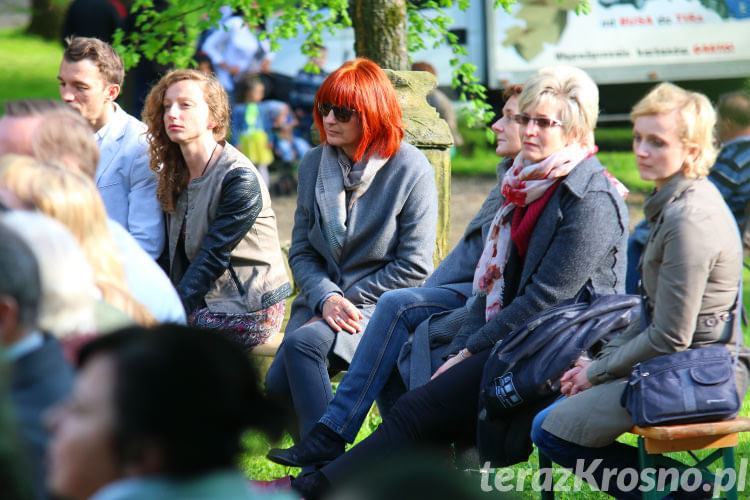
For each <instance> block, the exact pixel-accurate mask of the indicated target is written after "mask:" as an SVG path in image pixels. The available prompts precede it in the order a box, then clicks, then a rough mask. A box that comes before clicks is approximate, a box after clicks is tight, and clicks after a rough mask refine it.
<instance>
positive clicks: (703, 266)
mask: <svg viewBox="0 0 750 500" xmlns="http://www.w3.org/2000/svg"><path fill="white" fill-rule="evenodd" d="M673 198H674V199H673ZM644 211H645V213H646V219H647V220H648V222H649V226H650V227H651V232H650V234H649V239H648V241H647V243H646V247H645V248H644V251H643V256H642V260H641V263H640V264H641V265H640V267H641V276H643V287H644V289H645V291H646V294H647V295H648V297H649V300H650V303H651V304H652V306H653V307H652V309H653V313H652V315H651V324H650V325H649V326H648V328H646V329H645V330H643V331H641V329H640V324H639V323H634V324H633V325H631V327H630V328H629V329H628V330H627V331H626V332H625V333H623V334H622V335H621V336H619V337H617V338H615V339H614V340H613V341H612V342H610V343H609V344H608V345H607V346H606V347H605V348H604V349H603V350H602V353H601V354H600V357H599V358H598V359H597V360H596V361H594V362H593V363H592V364H591V365H590V366H589V368H588V370H587V372H586V373H587V375H588V378H589V380H590V381H591V382H592V383H593V384H595V385H594V387H592V388H591V389H588V390H586V391H584V392H582V393H580V394H577V395H575V396H573V397H571V398H569V399H567V400H565V401H563V402H561V403H559V404H558V405H557V406H556V407H555V408H554V409H553V410H552V411H551V412H550V414H549V415H548V417H547V418H546V419H545V421H544V424H543V428H544V429H545V430H546V431H548V432H550V433H552V434H554V435H556V436H558V437H560V438H562V439H565V440H567V441H572V442H574V443H577V444H580V445H582V446H595V447H598V446H605V445H607V444H609V443H611V442H612V441H614V440H615V439H616V438H617V436H619V435H620V434H622V433H623V432H625V431H627V430H628V429H630V427H632V425H633V422H632V418H631V416H630V414H629V413H628V412H627V410H625V408H623V407H622V406H621V405H620V396H621V394H622V391H623V389H624V387H625V384H626V382H627V377H628V376H629V375H630V372H631V370H632V367H633V365H635V364H636V363H638V362H640V361H645V360H647V359H649V358H653V357H654V356H658V355H662V354H668V353H671V352H677V351H681V350H684V349H688V348H694V347H701V346H705V345H710V344H716V343H727V342H729V343H730V345H729V346H728V347H729V348H730V350H734V339H733V338H732V320H731V319H730V320H729V321H722V320H721V319H717V318H721V313H724V312H727V311H731V309H732V306H733V305H734V300H735V297H736V296H737V284H738V282H739V280H740V278H741V268H742V250H741V245H740V240H739V236H738V233H737V226H736V224H735V222H734V219H733V217H732V214H731V213H730V211H729V209H728V208H727V206H726V204H725V203H724V202H723V200H722V198H721V195H720V194H719V192H718V191H717V190H716V188H715V187H714V186H713V185H712V184H711V183H710V182H709V181H708V180H706V179H705V178H701V179H686V178H684V177H683V176H682V175H677V176H676V177H675V178H673V179H672V180H670V181H669V182H668V183H667V184H666V185H665V186H664V187H662V188H661V189H660V190H659V191H656V192H655V193H654V194H652V195H651V196H649V198H648V199H647V200H646V203H645V205H644ZM709 318H710V319H709ZM714 319H717V320H716V321H714ZM714 323H715V324H714ZM746 353H747V351H746V350H745V349H744V348H743V358H744V361H745V362H746V361H747V354H746ZM745 362H741V363H739V365H738V372H737V390H738V392H739V393H740V395H741V397H744V395H745V391H746V390H747V369H746V365H745Z"/></svg>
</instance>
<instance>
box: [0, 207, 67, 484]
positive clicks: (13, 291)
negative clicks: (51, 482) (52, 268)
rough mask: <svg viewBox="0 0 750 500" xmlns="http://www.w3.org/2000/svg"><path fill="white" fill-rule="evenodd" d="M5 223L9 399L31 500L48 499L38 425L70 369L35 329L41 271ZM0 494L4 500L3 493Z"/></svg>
mask: <svg viewBox="0 0 750 500" xmlns="http://www.w3.org/2000/svg"><path fill="white" fill-rule="evenodd" d="M5 217H6V215H3V216H0V345H1V346H2V348H3V353H2V355H3V358H4V359H5V360H6V361H7V362H8V363H9V365H10V374H9V385H10V396H11V403H12V410H13V412H14V414H15V419H16V423H17V428H18V430H19V431H20V438H21V442H22V445H23V451H24V452H25V454H24V457H23V459H24V460H25V461H24V462H23V465H24V466H26V468H27V472H30V473H29V474H28V476H27V477H29V478H30V479H31V481H30V483H31V485H32V487H33V490H34V498H36V499H46V498H48V495H47V493H46V491H45V488H44V476H45V471H46V464H45V460H44V455H45V453H46V450H47V445H48V442H49V432H48V431H47V429H45V428H44V426H43V425H42V414H43V413H44V412H46V411H47V410H48V409H49V408H50V407H52V406H53V405H55V404H57V403H58V402H60V401H61V400H62V399H64V398H66V397H67V396H68V394H69V393H70V390H71V387H72V384H73V369H72V367H71V366H70V365H69V364H68V362H67V361H66V360H65V358H64V357H63V352H62V348H61V347H60V343H59V342H58V341H57V340H56V339H55V338H54V337H53V336H52V335H49V334H47V333H44V332H42V331H40V330H39V328H38V323H37V316H38V312H39V305H40V301H41V299H42V289H41V280H40V276H39V266H38V265H37V262H36V259H35V258H34V254H33V252H32V251H31V250H30V249H29V247H28V245H27V244H26V243H24V242H23V240H22V239H21V237H20V236H18V235H17V234H16V233H15V232H14V231H13V230H11V229H9V228H8V227H7V226H6V225H5V224H4V223H3V219H4V218H5ZM0 493H2V495H3V498H4V497H5V496H4V495H5V490H2V491H0ZM11 494H12V492H11Z"/></svg>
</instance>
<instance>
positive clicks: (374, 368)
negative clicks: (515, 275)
mask: <svg viewBox="0 0 750 500" xmlns="http://www.w3.org/2000/svg"><path fill="white" fill-rule="evenodd" d="M465 303H466V297H464V296H463V295H461V294H459V293H457V292H455V291H453V290H449V289H447V288H404V289H401V290H392V291H389V292H386V293H384V294H383V295H382V296H381V297H380V299H379V300H378V305H377V307H376V308H375V312H374V313H373V315H372V318H370V322H369V323H368V325H367V328H366V329H365V331H364V333H363V335H362V340H361V341H360V343H359V346H357V350H356V352H355V353H354V357H353V358H352V361H351V363H350V364H349V369H348V371H347V372H346V375H344V378H343V379H342V380H341V383H339V386H338V389H337V390H336V396H335V397H334V398H333V400H332V401H331V402H330V403H329V404H328V411H326V413H325V415H323V416H322V417H321V418H320V422H321V423H323V424H325V425H327V426H328V427H330V428H331V429H333V430H334V431H335V432H337V433H338V434H339V435H340V436H341V437H342V438H344V439H345V440H347V441H348V442H350V443H351V442H354V439H355V438H356V437H357V432H358V431H359V428H360V427H361V426H362V422H364V419H365V417H366V416H367V412H368V411H370V406H372V403H373V401H374V400H375V398H376V397H378V395H379V394H380V393H381V391H382V390H383V388H384V387H385V386H386V383H387V382H388V380H389V378H390V377H391V375H392V373H393V371H394V368H395V367H396V362H397V361H398V355H399V352H401V347H402V346H403V345H404V343H405V342H406V341H407V340H408V338H409V334H410V333H412V332H413V331H414V330H415V329H416V328H417V326H418V325H419V324H420V323H421V322H422V321H424V320H426V319H427V318H429V317H430V316H432V315H433V314H435V313H438V312H443V311H448V310H452V309H456V308H458V307H461V306H463V305H464V304H465ZM378 403H379V404H380V401H379V402H378Z"/></svg>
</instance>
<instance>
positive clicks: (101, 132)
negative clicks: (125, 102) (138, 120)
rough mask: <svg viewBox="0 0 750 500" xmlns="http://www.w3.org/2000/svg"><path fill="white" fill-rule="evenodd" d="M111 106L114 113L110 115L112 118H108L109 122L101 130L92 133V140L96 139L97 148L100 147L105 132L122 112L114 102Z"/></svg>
mask: <svg viewBox="0 0 750 500" xmlns="http://www.w3.org/2000/svg"><path fill="white" fill-rule="evenodd" d="M112 104H113V105H114V107H115V112H114V113H112V116H110V117H109V121H108V122H107V123H105V124H104V126H103V127H102V128H100V129H99V130H97V131H96V132H94V139H96V144H97V146H99V147H101V146H102V141H103V140H104V138H105V137H106V136H107V132H109V130H110V129H111V128H112V123H114V122H115V121H116V120H117V118H118V116H119V114H120V113H123V110H122V108H120V105H119V104H117V103H116V102H113V103H112Z"/></svg>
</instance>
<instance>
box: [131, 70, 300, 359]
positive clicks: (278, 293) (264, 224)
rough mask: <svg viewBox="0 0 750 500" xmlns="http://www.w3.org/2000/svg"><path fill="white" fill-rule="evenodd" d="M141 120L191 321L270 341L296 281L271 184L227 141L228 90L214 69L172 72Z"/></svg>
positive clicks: (175, 274) (238, 338) (173, 267)
mask: <svg viewBox="0 0 750 500" xmlns="http://www.w3.org/2000/svg"><path fill="white" fill-rule="evenodd" d="M143 121H144V122H145V123H146V125H147V126H148V140H149V149H150V152H151V169H152V170H154V171H155V172H156V174H157V177H158V179H159V185H158V188H157V198H158V199H159V202H160V203H161V206H162V209H163V210H164V212H166V222H167V249H166V250H165V253H167V257H168V269H167V274H168V275H169V278H170V279H171V280H172V283H174V285H175V288H176V289H177V293H178V294H179V295H180V299H182V304H183V306H184V307H185V312H186V313H187V315H188V323H190V324H192V325H195V326H200V327H203V328H214V329H216V330H217V331H219V332H222V334H223V335H226V336H228V337H229V338H230V339H231V340H233V341H234V342H236V343H238V344H240V345H241V346H242V347H244V348H245V349H246V350H250V349H252V348H253V347H255V346H257V345H259V344H262V343H265V342H268V341H269V340H270V339H271V338H272V337H273V336H274V335H276V334H277V333H278V332H279V330H280V329H281V324H282V322H283V321H284V307H285V303H284V299H285V298H286V297H287V296H288V295H290V294H291V292H292V290H291V286H290V285H289V277H288V276H287V273H286V268H285V267H284V257H283V255H282V253H281V247H280V245H279V237H278V234H277V231H276V215H275V214H274V212H273V209H272V208H271V197H270V195H269V194H268V189H267V188H266V185H265V184H264V183H263V181H262V180H261V178H260V174H259V173H258V171H257V170H256V169H255V166H254V165H253V164H252V163H251V162H250V160H248V159H247V158H246V157H245V156H244V155H243V154H242V153H240V152H239V151H238V150H237V149H235V148H234V147H232V145H231V144H229V143H228V142H227V140H226V136H227V131H228V130H229V105H228V100H227V94H226V92H225V91H224V89H223V88H222V86H221V84H219V82H218V80H216V78H215V77H214V76H211V75H206V74H205V73H201V72H200V71H195V70H187V69H183V70H176V71H172V72H170V73H167V74H166V75H164V76H163V77H162V79H161V80H159V83H157V84H156V85H155V86H154V88H153V89H152V90H151V93H150V94H149V96H148V98H147V99H146V105H145V107H144V110H143Z"/></svg>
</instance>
